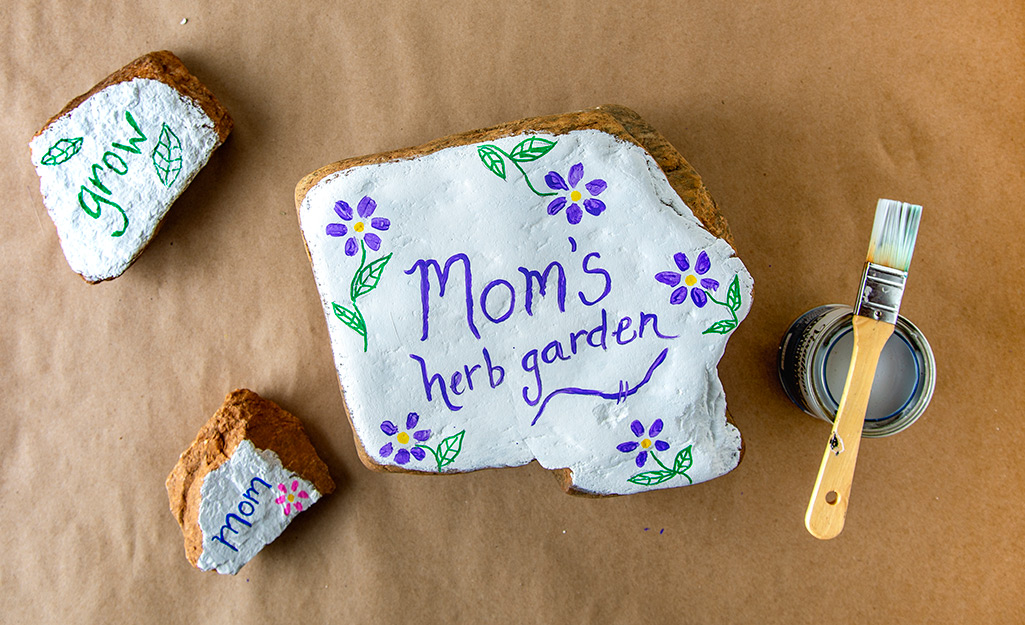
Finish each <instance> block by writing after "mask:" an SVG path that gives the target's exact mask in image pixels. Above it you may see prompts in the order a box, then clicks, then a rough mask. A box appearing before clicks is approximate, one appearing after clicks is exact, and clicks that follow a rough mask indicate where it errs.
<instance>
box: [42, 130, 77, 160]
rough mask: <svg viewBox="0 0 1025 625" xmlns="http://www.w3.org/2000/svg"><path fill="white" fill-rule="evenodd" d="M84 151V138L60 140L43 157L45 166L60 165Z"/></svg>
mask: <svg viewBox="0 0 1025 625" xmlns="http://www.w3.org/2000/svg"><path fill="white" fill-rule="evenodd" d="M81 149H82V137H75V138H74V139H58V140H57V142H56V143H54V144H53V145H51V146H50V149H49V150H47V151H46V154H44V155H43V160H42V163H43V165H60V164H61V163H63V162H65V161H67V160H68V159H69V158H71V157H72V156H74V155H76V154H78V151H79V150H81Z"/></svg>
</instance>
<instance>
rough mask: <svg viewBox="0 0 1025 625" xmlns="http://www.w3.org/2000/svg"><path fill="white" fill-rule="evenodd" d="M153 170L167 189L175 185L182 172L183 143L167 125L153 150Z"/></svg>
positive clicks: (162, 129)
mask: <svg viewBox="0 0 1025 625" xmlns="http://www.w3.org/2000/svg"><path fill="white" fill-rule="evenodd" d="M153 168H154V169H155V170H156V172H157V177H158V178H160V182H161V183H163V185H164V186H165V187H169V186H171V185H173V184H174V182H175V181H176V180H178V174H180V173H181V171H182V142H181V140H180V139H178V135H176V134H174V131H173V130H171V128H170V127H169V126H168V125H167V124H164V127H163V128H161V129H160V137H159V138H158V139H157V145H156V147H154V148H153Z"/></svg>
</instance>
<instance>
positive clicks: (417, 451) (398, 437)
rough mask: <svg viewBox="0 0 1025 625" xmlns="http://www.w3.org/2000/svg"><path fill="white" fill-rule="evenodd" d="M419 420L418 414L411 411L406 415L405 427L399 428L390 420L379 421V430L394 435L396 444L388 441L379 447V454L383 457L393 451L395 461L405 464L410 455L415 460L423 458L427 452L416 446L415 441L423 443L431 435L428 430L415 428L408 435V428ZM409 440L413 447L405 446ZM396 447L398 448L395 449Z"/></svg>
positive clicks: (410, 428)
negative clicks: (403, 428)
mask: <svg viewBox="0 0 1025 625" xmlns="http://www.w3.org/2000/svg"><path fill="white" fill-rule="evenodd" d="M419 420H420V415H418V414H416V413H415V412H411V413H409V414H408V415H406V429H405V430H399V427H398V426H397V425H395V424H394V423H392V422H391V421H382V422H381V431H382V432H384V433H385V434H387V435H388V436H394V437H395V442H396V443H398V444H397V445H393V444H392V442H391V441H388V442H387V443H385V444H384V446H383V447H381V455H382V456H383V457H385V458H388V457H389V456H391V454H392V452H393V451H394V452H395V463H396V464H406V463H408V462H409V458H410V456H412V457H413V458H416V459H417V460H423V459H424V457H425V456H426V455H427V453H426V452H425V451H424V450H423V448H421V447H417V446H416V444H417V443H423V442H425V441H426V440H427V439H429V438H430V437H431V431H430V430H416V431H415V432H413V433H412V435H410V433H409V430H412V429H413V428H415V427H416V424H417V422H418V421H419ZM410 442H412V443H413V447H406V445H408V444H409V443H410ZM396 447H398V450H397V451H396V449H395V448H396Z"/></svg>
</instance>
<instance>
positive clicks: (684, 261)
mask: <svg viewBox="0 0 1025 625" xmlns="http://www.w3.org/2000/svg"><path fill="white" fill-rule="evenodd" d="M673 260H674V261H675V262H676V267H677V268H678V269H679V271H663V272H660V273H658V274H655V279H656V280H658V281H659V282H661V283H662V284H666V285H669V286H671V287H674V289H673V293H672V295H670V296H669V303H670V304H682V303H684V302H685V301H687V287H690V299H691V301H692V302H694V305H695V306H697V307H698V308H702V307H704V305H705V304H707V303H708V293H707V291H716V290H718V289H719V281H718V280H713V279H712V278H701V277H699V276H703V275H705V274H706V273H708V270H709V269H711V268H712V261H711V260H709V258H708V252H705V251H704V250H702V252H701V253H700V254H698V260H697V262H695V263H694V267H693V272H691V265H690V260H689V259H688V258H687V255H686V254H684V253H683V252H679V253H677V254H674V255H673ZM695 274H696V275H695ZM681 282H682V283H683V284H680V283H681ZM698 283H700V284H701V288H698V287H697V286H696V285H697V284H698Z"/></svg>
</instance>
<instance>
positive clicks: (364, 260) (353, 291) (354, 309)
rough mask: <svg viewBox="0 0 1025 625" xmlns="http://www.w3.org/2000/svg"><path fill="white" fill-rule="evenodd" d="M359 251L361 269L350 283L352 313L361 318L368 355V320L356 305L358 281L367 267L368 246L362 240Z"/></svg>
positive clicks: (364, 343) (364, 345)
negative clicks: (360, 253)
mask: <svg viewBox="0 0 1025 625" xmlns="http://www.w3.org/2000/svg"><path fill="white" fill-rule="evenodd" d="M359 249H360V251H361V252H362V255H361V256H360V259H359V269H357V270H356V273H354V274H352V282H350V283H349V299H351V300H352V312H354V313H356V316H358V317H359V320H360V322H361V323H362V324H363V353H364V354H365V353H367V335H368V334H370V333H369V332H367V320H366V319H365V318H364V317H363V313H362V312H361V311H360V309H359V306H357V305H356V279H357V278H359V274H360V272H362V271H363V268H364V267H366V265H367V246H366V245H365V244H364V243H363V240H362V239H360V242H359Z"/></svg>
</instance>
